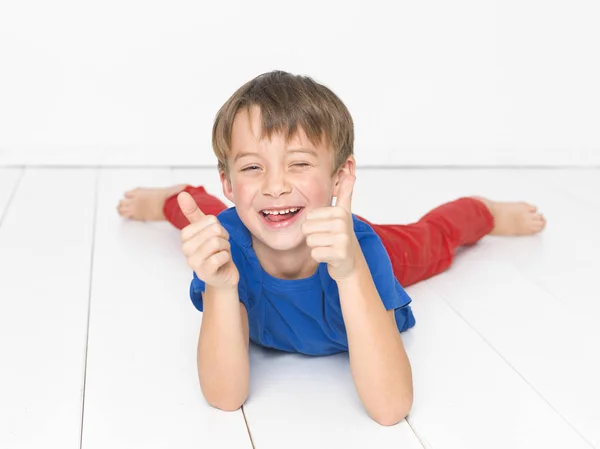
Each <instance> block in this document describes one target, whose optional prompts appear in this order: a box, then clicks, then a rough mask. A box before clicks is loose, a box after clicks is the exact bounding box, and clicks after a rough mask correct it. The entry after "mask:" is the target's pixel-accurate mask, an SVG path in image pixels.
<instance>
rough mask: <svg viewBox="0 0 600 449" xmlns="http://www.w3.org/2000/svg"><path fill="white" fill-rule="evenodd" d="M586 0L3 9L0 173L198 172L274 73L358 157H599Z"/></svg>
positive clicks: (65, 2) (22, 5)
mask: <svg viewBox="0 0 600 449" xmlns="http://www.w3.org/2000/svg"><path fill="white" fill-rule="evenodd" d="M599 23H600V5H599V3H598V2H597V1H592V0H587V1H579V0H573V1H569V2H567V1H566V0H565V1H562V2H557V1H542V0H522V1H521V0H506V1H501V0H498V1H496V2H494V1H491V0H456V1H453V2H448V1H442V0H436V1H420V2H402V3H400V2H394V1H391V0H389V1H384V0H375V1H368V2H367V1H365V2H358V1H352V2H350V1H342V0H338V1H324V0H303V1H302V2H294V3H291V2H290V3H286V2H281V1H275V0H258V1H246V2H244V1H241V0H235V1H234V0H227V1H217V0H213V1H211V2H200V1H191V0H185V1H169V2H167V1H163V2H157V1H141V0H104V1H102V2H100V1H98V2H94V3H92V2H84V1H75V0H71V1H69V0H53V1H42V0H19V1H17V0H2V1H1V2H0V165H1V164H10V163H24V162H29V163H67V164H68V163H84V164H85V163H94V164H95V163H102V164H148V165H154V164H174V165H186V164H194V165H203V164H204V165H206V164H213V163H214V158H213V155H212V152H211V150H210V130H211V126H212V121H213V119H214V115H215V113H216V111H217V109H218V108H219V106H220V105H221V104H222V103H223V102H224V101H225V100H226V99H227V97H228V96H229V95H230V94H232V93H233V91H234V90H235V89H236V88H237V87H239V86H240V85H241V84H242V83H244V82H245V81H247V80H249V79H250V78H252V77H254V76H256V75H258V74H260V73H262V72H265V71H269V70H272V69H283V70H287V71H291V72H294V73H302V74H308V75H310V76H312V77H313V78H315V79H316V80H317V81H320V82H322V83H324V84H326V85H328V86H329V87H330V88H332V90H334V91H335V92H336V93H338V95H340V97H341V98H342V100H344V101H345V102H346V104H347V105H348V106H349V108H350V111H351V112H352V114H353V116H354V119H355V125H356V151H357V158H358V161H359V163H360V164H365V165H367V164H374V165H384V164H390V163H393V164H438V165H439V164H442V165H446V164H463V165H473V164H475V165H478V164H491V165H494V164H534V165H553V164H571V165H573V164H575V165H591V164H600V83H599V82H598V80H600V56H599V55H600V26H599V25H598V24H599Z"/></svg>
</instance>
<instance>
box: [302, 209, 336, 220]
mask: <svg viewBox="0 0 600 449" xmlns="http://www.w3.org/2000/svg"><path fill="white" fill-rule="evenodd" d="M343 217H345V214H344V213H343V212H341V211H340V208H339V207H337V208H336V207H334V206H328V207H319V208H317V209H313V210H311V211H309V212H308V213H307V214H306V220H305V221H313V220H325V219H332V218H343Z"/></svg>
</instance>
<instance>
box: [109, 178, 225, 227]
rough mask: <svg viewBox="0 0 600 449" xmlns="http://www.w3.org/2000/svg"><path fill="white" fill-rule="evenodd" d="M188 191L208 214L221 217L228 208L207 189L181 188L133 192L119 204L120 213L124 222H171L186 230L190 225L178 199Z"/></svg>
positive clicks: (125, 196)
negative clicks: (222, 212) (128, 220)
mask: <svg viewBox="0 0 600 449" xmlns="http://www.w3.org/2000/svg"><path fill="white" fill-rule="evenodd" d="M184 190H185V191H186V192H188V193H189V194H190V195H192V197H193V198H194V200H196V203H197V204H198V206H199V207H200V209H201V210H202V211H203V212H204V213H205V214H208V215H217V214H218V213H219V212H221V211H222V210H224V209H226V208H227V206H225V204H223V203H222V202H221V201H220V200H219V199H218V198H216V197H214V196H212V195H210V194H208V193H206V190H204V187H202V186H198V187H192V186H190V185H187V184H179V185H175V186H171V187H153V188H147V187H138V188H137V189H133V190H129V191H128V192H125V194H124V197H123V199H121V201H119V205H118V206H117V210H118V212H119V215H121V216H122V217H124V218H129V219H131V220H140V221H162V220H168V221H169V222H170V223H171V224H173V226H175V227H176V228H178V229H183V228H184V227H186V226H187V225H189V224H190V223H189V221H188V220H187V218H185V216H184V215H183V213H182V212H181V209H180V208H179V204H178V203H177V195H178V194H179V193H180V192H183V191H184Z"/></svg>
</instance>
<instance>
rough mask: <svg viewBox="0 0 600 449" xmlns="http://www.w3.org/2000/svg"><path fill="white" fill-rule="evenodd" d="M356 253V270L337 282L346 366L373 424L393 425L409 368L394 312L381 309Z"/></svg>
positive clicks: (409, 394)
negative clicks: (345, 334) (342, 320)
mask: <svg viewBox="0 0 600 449" xmlns="http://www.w3.org/2000/svg"><path fill="white" fill-rule="evenodd" d="M357 252H359V253H360V254H357V256H356V261H357V265H356V270H355V271H354V272H353V274H352V275H351V276H349V277H347V278H344V279H341V280H339V281H337V285H338V290H339V294H340V303H341V307H342V314H343V316H344V322H345V324H346V332H347V335H348V348H349V354H350V368H351V370H352V377H353V379H354V384H355V386H356V390H357V392H358V395H359V397H360V399H361V401H362V402H363V404H364V406H365V408H366V410H367V413H368V414H369V416H371V417H372V418H373V419H374V420H375V421H377V422H378V423H379V424H382V425H393V424H396V423H398V422H399V421H401V420H402V419H404V418H405V417H406V415H408V412H409V411H410V409H411V407H412V401H413V385H412V371H411V367H410V362H409V360H408V356H407V355H406V351H405V350H404V345H403V343H402V338H401V337H400V332H398V328H397V326H396V320H395V318H394V311H393V310H390V311H386V310H385V308H384V306H383V303H382V302H381V299H380V297H379V294H378V292H377V289H376V287H375V284H374V283H373V279H372V277H371V273H370V272H369V267H368V265H367V262H366V260H365V258H364V255H363V254H362V251H361V250H360V248H358V249H357Z"/></svg>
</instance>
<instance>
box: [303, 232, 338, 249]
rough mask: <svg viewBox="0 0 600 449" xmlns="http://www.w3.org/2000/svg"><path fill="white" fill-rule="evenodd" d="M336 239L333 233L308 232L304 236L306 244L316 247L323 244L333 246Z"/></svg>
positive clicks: (323, 245)
mask: <svg viewBox="0 0 600 449" xmlns="http://www.w3.org/2000/svg"><path fill="white" fill-rule="evenodd" d="M335 241H336V238H335V234H331V233H318V234H310V235H309V236H307V237H306V246H308V247H309V248H318V247H325V246H333V245H334V243H335Z"/></svg>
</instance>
